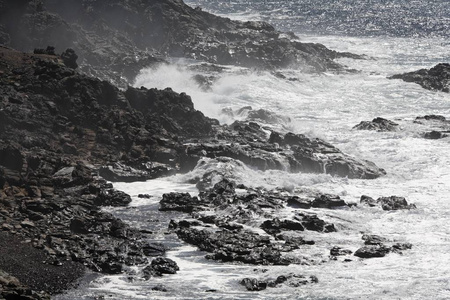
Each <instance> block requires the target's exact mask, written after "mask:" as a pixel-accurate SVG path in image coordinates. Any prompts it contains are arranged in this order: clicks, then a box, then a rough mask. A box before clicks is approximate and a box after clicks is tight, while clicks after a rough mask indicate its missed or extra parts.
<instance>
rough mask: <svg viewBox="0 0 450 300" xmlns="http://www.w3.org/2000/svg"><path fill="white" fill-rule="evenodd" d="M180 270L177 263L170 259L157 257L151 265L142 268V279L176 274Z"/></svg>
mask: <svg viewBox="0 0 450 300" xmlns="http://www.w3.org/2000/svg"><path fill="white" fill-rule="evenodd" d="M179 270H180V268H179V267H178V265H177V263H176V262H174V261H173V260H171V259H170V258H165V257H157V258H155V259H153V260H152V262H151V264H150V265H149V266H147V267H145V268H144V270H143V272H144V278H145V279H147V280H148V279H149V278H150V277H152V276H163V274H176V273H177V271H179Z"/></svg>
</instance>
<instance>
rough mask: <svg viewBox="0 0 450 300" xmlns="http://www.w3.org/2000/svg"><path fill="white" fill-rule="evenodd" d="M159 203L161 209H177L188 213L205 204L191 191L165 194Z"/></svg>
mask: <svg viewBox="0 0 450 300" xmlns="http://www.w3.org/2000/svg"><path fill="white" fill-rule="evenodd" d="M159 203H160V207H159V210H160V211H170V210H175V211H182V212H187V213H190V212H192V211H194V210H196V209H198V208H199V206H201V205H202V204H203V203H202V202H201V201H199V199H198V198H197V197H192V196H191V195H190V194H189V193H168V194H164V195H163V198H162V200H161V201H160V202H159Z"/></svg>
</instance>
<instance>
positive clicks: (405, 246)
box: [391, 243, 412, 254]
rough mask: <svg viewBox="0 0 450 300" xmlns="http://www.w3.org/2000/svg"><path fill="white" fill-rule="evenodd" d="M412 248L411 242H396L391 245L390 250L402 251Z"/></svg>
mask: <svg viewBox="0 0 450 300" xmlns="http://www.w3.org/2000/svg"><path fill="white" fill-rule="evenodd" d="M411 248H412V244H411V243H396V244H394V245H392V247H391V250H392V252H397V253H400V254H401V253H402V251H403V250H409V249H411Z"/></svg>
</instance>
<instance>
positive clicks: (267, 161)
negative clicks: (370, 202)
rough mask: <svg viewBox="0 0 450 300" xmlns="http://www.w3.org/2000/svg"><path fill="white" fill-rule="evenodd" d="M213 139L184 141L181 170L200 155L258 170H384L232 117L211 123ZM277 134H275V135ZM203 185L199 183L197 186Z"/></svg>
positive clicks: (368, 173) (369, 174) (351, 173)
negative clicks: (228, 121) (227, 122)
mask: <svg viewBox="0 0 450 300" xmlns="http://www.w3.org/2000/svg"><path fill="white" fill-rule="evenodd" d="M214 128H215V129H217V134H216V136H215V138H214V139H212V138H208V139H203V140H200V141H199V140H198V139H196V140H195V141H189V140H188V141H186V142H188V146H187V149H186V157H185V160H184V161H183V164H182V165H181V166H180V167H181V169H182V170H184V169H190V168H193V167H194V165H195V164H196V163H197V162H198V161H199V160H201V159H202V158H204V157H207V158H211V159H222V158H223V157H228V158H232V159H235V160H239V161H241V162H243V163H244V164H246V165H249V166H252V167H255V168H257V169H260V170H271V169H275V170H286V169H287V170H289V171H291V172H304V173H324V172H325V173H327V174H331V175H334V176H343V177H349V178H365V179H372V178H377V177H379V176H382V175H384V174H385V171H384V170H383V169H380V168H378V167H377V166H376V165H374V164H373V163H371V162H368V161H364V160H359V159H356V158H354V157H350V156H348V155H346V154H344V153H342V152H341V151H339V149H337V148H335V147H333V146H332V145H330V144H328V143H326V142H324V141H322V140H319V139H310V138H308V137H306V136H305V135H302V134H294V133H287V134H286V135H284V137H281V134H278V133H276V132H274V131H272V134H271V135H270V137H267V133H266V131H265V130H264V129H263V128H262V127H261V126H260V125H258V124H257V123H254V122H248V123H247V122H240V121H236V122H234V123H233V124H232V125H230V126H226V125H225V126H220V127H217V126H214ZM276 137H278V138H276ZM203 188H204V187H201V186H199V189H203Z"/></svg>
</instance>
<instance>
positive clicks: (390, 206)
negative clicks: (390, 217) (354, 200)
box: [377, 196, 416, 210]
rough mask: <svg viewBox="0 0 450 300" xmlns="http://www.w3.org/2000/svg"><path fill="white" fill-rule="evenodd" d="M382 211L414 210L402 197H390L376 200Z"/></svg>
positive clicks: (414, 206) (413, 206)
mask: <svg viewBox="0 0 450 300" xmlns="http://www.w3.org/2000/svg"><path fill="white" fill-rule="evenodd" d="M377 201H378V202H380V203H381V207H382V208H383V210H398V209H415V208H416V205H415V204H408V202H407V201H406V199H405V198H404V197H397V196H390V197H381V198H378V199H377Z"/></svg>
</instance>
